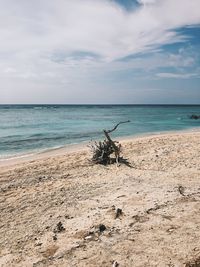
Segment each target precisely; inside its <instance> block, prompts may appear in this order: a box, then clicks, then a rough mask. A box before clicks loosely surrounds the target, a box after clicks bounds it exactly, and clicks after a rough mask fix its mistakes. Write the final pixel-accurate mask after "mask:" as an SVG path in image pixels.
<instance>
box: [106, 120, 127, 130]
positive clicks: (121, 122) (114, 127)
mask: <svg viewBox="0 0 200 267" xmlns="http://www.w3.org/2000/svg"><path fill="white" fill-rule="evenodd" d="M127 122H130V121H129V120H128V121H120V122H119V123H118V124H117V125H115V127H114V128H113V129H112V130H107V131H106V130H104V132H105V131H106V132H107V133H112V132H114V131H115V130H116V129H117V127H118V126H119V125H120V124H122V123H127Z"/></svg>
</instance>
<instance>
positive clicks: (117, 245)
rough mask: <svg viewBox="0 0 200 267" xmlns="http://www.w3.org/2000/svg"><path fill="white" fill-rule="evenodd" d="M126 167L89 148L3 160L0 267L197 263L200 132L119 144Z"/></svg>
mask: <svg viewBox="0 0 200 267" xmlns="http://www.w3.org/2000/svg"><path fill="white" fill-rule="evenodd" d="M122 145H123V156H124V158H126V159H127V162H128V163H129V164H127V165H125V164H121V165H120V166H119V167H117V166H116V165H110V166H102V165H93V164H91V163H90V162H89V160H88V159H89V158H90V156H91V155H90V151H89V149H88V148H87V147H86V146H82V147H77V148H73V149H69V150H67V149H66V150H65V149H64V150H62V152H61V151H52V152H51V153H46V154H45V153H44V154H40V155H37V156H32V157H29V158H26V159H19V160H13V161H2V162H1V164H0V184H1V194H0V212H1V216H0V266H2V267H3V266H6V267H7V266H8V267H12V266H16V267H22V266H27V267H29V266H33V267H43V266H57V267H68V266H69V267H73V266H77V267H86V266H87V267H90V266H91V267H97V266H98V267H99V266H102V267H112V266H113V267H116V266H119V267H121V266H123V267H129V266H130V267H139V266H140V267H144V266H159V267H165V266H166V267H167V266H168V267H182V266H185V267H198V266H200V132H186V133H181V132H177V133H169V134H163V135H154V136H148V137H137V138H132V139H128V140H124V141H122Z"/></svg>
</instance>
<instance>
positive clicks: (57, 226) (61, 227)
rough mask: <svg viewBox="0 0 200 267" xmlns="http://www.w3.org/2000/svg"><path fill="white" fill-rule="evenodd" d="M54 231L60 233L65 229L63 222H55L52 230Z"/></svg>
mask: <svg viewBox="0 0 200 267" xmlns="http://www.w3.org/2000/svg"><path fill="white" fill-rule="evenodd" d="M53 231H54V233H61V232H63V231H65V227H64V226H63V224H62V223H61V222H59V223H57V225H56V228H55V229H54V230H53Z"/></svg>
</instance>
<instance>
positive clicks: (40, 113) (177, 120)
mask: <svg viewBox="0 0 200 267" xmlns="http://www.w3.org/2000/svg"><path fill="white" fill-rule="evenodd" d="M192 114H198V115H200V105H199V106H148V105H145V106H142V105H140V106H137V105H128V106H124V105H114V106H113V105H109V106H103V105H80V106H79V105H0V158H6V157H13V156H19V155H21V154H26V153H32V152H37V151H42V150H46V149H51V148H55V147H61V146H64V145H67V144H75V143H81V142H84V141H89V140H91V139H93V140H95V139H99V138H103V134H102V129H104V128H105V129H110V128H112V127H113V126H114V125H115V124H116V123H118V122H119V121H124V120H130V121H131V122H130V123H128V124H123V125H121V126H120V127H119V128H118V130H117V131H115V132H114V133H113V136H118V137H119V136H129V135H139V134H145V133H155V132H162V131H173V130H184V129H190V128H197V127H200V120H191V119H190V118H189V116H190V115H192Z"/></svg>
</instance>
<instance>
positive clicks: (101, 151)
mask: <svg viewBox="0 0 200 267" xmlns="http://www.w3.org/2000/svg"><path fill="white" fill-rule="evenodd" d="M127 122H130V121H122V122H119V123H118V124H117V125H115V127H114V128H113V129H111V130H103V133H104V135H105V137H106V139H105V140H104V141H103V142H101V141H100V142H98V143H97V142H95V143H94V144H92V145H90V148H91V150H92V152H93V157H92V161H93V162H94V163H99V164H105V165H107V164H111V163H113V160H112V158H111V155H112V154H114V155H115V162H116V163H117V165H118V164H119V159H120V152H121V144H120V143H118V142H117V141H113V140H112V138H111V137H110V135H109V134H110V133H111V132H113V131H115V130H116V129H117V127H118V126H119V125H120V124H123V123H127Z"/></svg>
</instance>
